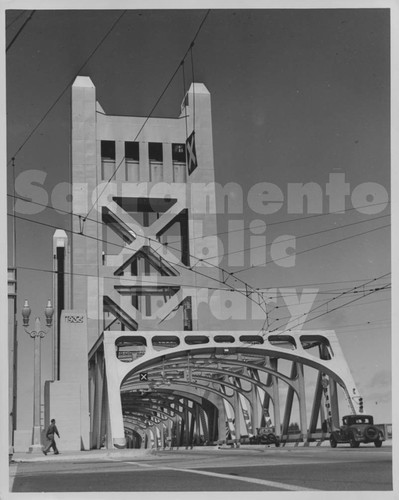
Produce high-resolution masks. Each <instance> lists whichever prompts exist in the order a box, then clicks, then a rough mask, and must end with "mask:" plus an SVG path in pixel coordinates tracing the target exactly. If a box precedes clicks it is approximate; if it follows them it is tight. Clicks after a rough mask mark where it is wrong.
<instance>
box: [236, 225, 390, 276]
mask: <svg viewBox="0 0 399 500" xmlns="http://www.w3.org/2000/svg"><path fill="white" fill-rule="evenodd" d="M388 227H391V225H390V224H386V225H384V226H380V227H376V228H374V229H369V230H368V231H363V232H362V233H357V234H352V235H350V236H347V237H346V238H341V239H339V240H334V241H330V242H329V243H325V244H323V245H317V246H315V247H312V248H307V249H305V250H302V251H300V252H295V257H296V256H297V255H301V254H303V253H307V252H311V251H312V250H318V249H320V248H324V247H327V246H329V245H333V244H335V243H340V242H341V241H346V240H349V239H351V238H356V237H357V236H362V235H364V234H368V233H372V232H373V231H378V230H379V229H386V228H388ZM291 257H292V255H286V256H284V257H279V258H277V259H273V260H269V261H266V262H263V263H262V264H257V265H253V266H249V267H244V268H243V269H239V270H238V271H232V272H231V273H230V274H231V275H233V276H235V275H236V274H238V273H242V272H243V271H248V270H249V269H255V268H256V267H261V266H266V265H267V264H271V263H272V262H277V261H279V260H284V259H288V258H291Z"/></svg>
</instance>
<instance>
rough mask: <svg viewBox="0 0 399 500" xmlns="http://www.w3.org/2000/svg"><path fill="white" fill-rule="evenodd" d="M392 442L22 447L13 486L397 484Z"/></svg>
mask: <svg viewBox="0 0 399 500" xmlns="http://www.w3.org/2000/svg"><path fill="white" fill-rule="evenodd" d="M392 487H393V486H392V446H390V444H388V443H384V445H383V447H382V448H378V449H377V448H375V447H374V446H363V447H362V446H361V447H360V448H358V449H352V448H350V447H349V446H339V447H338V448H336V449H332V448H329V447H327V446H321V447H317V446H310V447H304V446H297V447H295V446H287V447H281V448H275V447H269V446H247V447H245V446H243V447H240V448H235V449H232V448H230V447H222V448H217V447H198V448H194V449H184V448H180V449H179V450H177V449H174V450H131V449H128V450H92V451H87V452H75V453H74V452H65V453H63V454H60V455H50V454H49V455H47V456H44V455H42V456H39V455H37V456H32V455H30V456H29V454H16V455H15V456H14V462H13V463H11V464H10V490H11V491H12V492H90V491H93V492H111V491H112V492H114V491H115V492H118V491H126V492H129V491H130V492H133V491H134V492H146V491H147V492H167V491H171V492H172V491H174V492H187V491H191V492H200V491H220V492H223V491H224V492H229V491H230V492H234V491H312V490H317V491H323V490H324V491H392Z"/></svg>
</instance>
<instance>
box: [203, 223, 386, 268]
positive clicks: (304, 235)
mask: <svg viewBox="0 0 399 500" xmlns="http://www.w3.org/2000/svg"><path fill="white" fill-rule="evenodd" d="M390 216H391V214H386V215H380V216H379V217H373V218H371V219H366V220H361V221H357V222H351V223H350V224H343V225H342V226H335V227H331V228H329V229H322V230H321V231H316V232H314V233H308V234H300V235H299V236H293V237H292V238H288V239H286V240H284V243H285V242H287V241H292V240H294V241H295V240H299V239H300V238H307V237H309V236H316V235H318V234H322V233H328V232H329V231H335V230H337V229H343V228H344V227H350V226H356V225H357V224H363V223H365V222H371V221H375V220H378V219H383V218H384V217H390ZM271 245H272V243H263V244H262V245H256V246H252V247H247V248H243V249H241V250H234V251H232V252H224V253H221V254H218V255H215V256H213V257H207V258H204V259H203V260H204V261H206V260H209V259H215V258H218V257H226V256H228V255H234V254H237V253H243V252H247V251H250V250H254V249H255V248H266V247H268V246H271Z"/></svg>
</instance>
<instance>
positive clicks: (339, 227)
mask: <svg viewBox="0 0 399 500" xmlns="http://www.w3.org/2000/svg"><path fill="white" fill-rule="evenodd" d="M7 196H8V197H11V198H15V199H17V200H21V201H24V202H25V203H32V204H34V205H38V206H41V207H44V208H48V209H50V210H55V211H56V212H60V213H63V214H65V215H71V216H73V217H78V218H81V217H82V216H81V215H79V214H76V213H74V212H72V211H67V210H63V209H62V208H58V207H53V206H50V205H46V204H45V203H39V202H37V201H33V200H29V199H27V198H24V197H22V196H16V195H12V194H7ZM380 204H381V203H377V204H376V205H380ZM367 206H370V205H367ZM358 208H364V207H358ZM350 210H355V209H354V208H352V209H349V210H347V211H350ZM328 215H330V214H318V215H317V216H314V215H311V216H309V217H302V218H300V219H288V220H285V221H279V222H274V223H271V224H268V225H269V226H272V225H276V224H285V223H289V222H293V221H297V220H303V219H308V218H313V217H320V216H328ZM390 215H391V214H386V215H381V216H378V217H374V218H372V219H366V220H362V221H357V222H353V223H351V224H347V225H342V226H336V227H333V228H331V229H324V230H322V231H318V232H316V233H309V234H307V235H301V236H297V237H295V238H297V239H299V238H303V237H305V236H313V235H316V234H320V233H323V232H328V231H333V230H335V229H341V228H344V227H347V226H350V225H356V224H362V223H364V222H369V221H373V220H377V219H380V218H382V217H390ZM86 220H88V221H90V222H95V223H96V224H101V225H104V226H107V224H106V223H104V222H103V221H101V220H96V219H92V218H88V217H86ZM262 226H263V224H262ZM255 227H259V226H254V228H255ZM247 229H250V227H249V226H248V227H246V228H243V229H233V230H231V231H223V232H217V233H214V234H210V235H208V234H207V235H206V236H207V237H212V236H218V235H220V234H225V233H233V232H236V231H243V230H247ZM251 229H252V228H251ZM200 238H203V236H195V237H192V238H188V240H189V241H194V240H196V239H200ZM285 241H288V240H285ZM173 243H179V240H175V241H169V242H167V243H165V245H167V246H168V247H169V248H172V249H173V250H176V251H179V252H180V251H181V250H180V248H176V247H173V246H172V244H173ZM110 244H112V243H111V242H110ZM264 246H267V244H265V245H258V246H256V247H251V248H249V249H243V250H237V251H234V252H229V253H224V254H219V255H216V256H214V257H207V258H203V259H202V260H203V261H206V260H209V259H213V258H216V257H220V256H222V255H231V254H233V253H238V252H243V251H247V250H251V249H252V248H261V247H264ZM349 281H352V280H349ZM268 288H272V287H268ZM257 290H260V289H257Z"/></svg>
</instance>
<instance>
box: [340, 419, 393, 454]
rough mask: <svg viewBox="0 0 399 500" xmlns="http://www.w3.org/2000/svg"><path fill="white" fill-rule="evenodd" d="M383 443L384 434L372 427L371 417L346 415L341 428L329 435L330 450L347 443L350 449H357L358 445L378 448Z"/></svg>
mask: <svg viewBox="0 0 399 500" xmlns="http://www.w3.org/2000/svg"><path fill="white" fill-rule="evenodd" d="M383 441H385V436H384V433H383V432H382V431H381V430H380V429H379V428H378V427H376V426H375V425H374V419H373V417H372V416H371V415H346V416H345V417H343V418H342V426H341V427H340V428H339V429H338V430H335V431H332V432H331V434H330V445H331V447H332V448H336V446H337V444H338V443H349V444H350V446H351V448H358V447H359V445H360V443H374V445H375V446H376V447H377V448H379V447H380V446H381V445H382V442H383Z"/></svg>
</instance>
